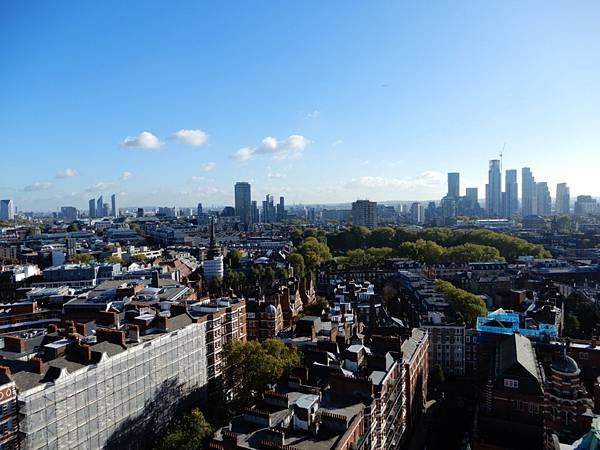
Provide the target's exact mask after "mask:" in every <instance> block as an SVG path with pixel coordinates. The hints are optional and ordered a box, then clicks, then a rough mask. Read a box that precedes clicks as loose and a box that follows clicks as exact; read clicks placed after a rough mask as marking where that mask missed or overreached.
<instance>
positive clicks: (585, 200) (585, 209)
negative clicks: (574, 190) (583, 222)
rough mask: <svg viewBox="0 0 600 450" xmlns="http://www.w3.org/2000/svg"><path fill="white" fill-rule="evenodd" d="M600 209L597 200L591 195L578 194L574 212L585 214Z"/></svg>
mask: <svg viewBox="0 0 600 450" xmlns="http://www.w3.org/2000/svg"><path fill="white" fill-rule="evenodd" d="M599 211H600V208H598V202H597V201H596V199H595V198H592V196H591V195H578V196H577V200H576V201H575V210H574V212H575V214H577V215H578V216H579V215H581V216H585V215H587V214H597V213H598V212H599Z"/></svg>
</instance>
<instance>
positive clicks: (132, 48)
mask: <svg viewBox="0 0 600 450" xmlns="http://www.w3.org/2000/svg"><path fill="white" fill-rule="evenodd" d="M599 21H600V2H597V1H577V2H554V1H528V2H522V1H496V2H492V1H490V2H475V1H467V2H458V1H447V2H446V1H440V2H436V1H434V2H411V3H409V2H403V1H377V2H358V1H356V2H348V1H322V0H319V1H317V0H315V1H308V0H306V1H276V0H273V1H266V0H263V1H259V0H257V1H249V0H245V1H230V2H210V4H209V2H199V1H189V2H187V1H185V2H184V1H169V2H167V1H164V2H158V1H156V2H147V1H143V2H142V1H139V2H136V1H127V2H123V1H103V2H76V1H70V2H69V1H62V2H48V1H38V2H28V1H22V0H5V1H3V2H0V55H1V61H2V62H1V63H0V152H1V155H2V170H1V171H0V173H2V175H1V177H0V197H2V198H6V197H12V198H14V199H15V202H16V204H17V206H19V208H20V209H21V210H28V209H35V210H53V209H56V208H57V207H60V206H63V205H74V206H77V207H81V208H83V207H85V206H86V205H87V199H89V198H91V197H93V196H98V195H100V194H104V195H107V194H110V193H112V192H120V193H122V200H121V203H122V204H123V205H124V206H128V205H131V206H133V205H180V206H185V205H189V206H191V205H195V204H196V203H198V202H202V203H203V204H205V205H224V204H231V203H232V202H233V184H234V182H235V181H241V180H244V181H250V182H251V183H252V186H253V197H255V198H260V197H262V196H263V195H265V194H266V193H273V194H274V195H276V196H278V195H282V194H283V195H285V196H286V198H287V202H288V203H300V202H304V203H317V202H319V203H330V202H342V201H351V200H354V199H356V198H370V199H372V200H379V201H384V200H413V199H414V200H426V199H431V198H438V197H439V196H441V195H443V194H444V192H445V189H446V186H445V173H446V172H448V171H460V172H461V174H462V186H461V187H462V189H463V191H464V187H465V186H467V185H472V186H478V187H479V188H480V190H481V191H480V192H481V193H482V195H483V187H484V185H485V182H486V181H485V180H486V177H487V163H488V160H489V159H491V158H494V157H497V155H498V153H499V152H500V150H501V149H502V147H503V144H504V143H505V142H506V150H505V152H504V167H505V168H517V169H520V168H521V167H522V166H530V167H532V169H533V171H534V175H535V176H536V178H537V179H539V180H543V181H548V182H549V183H550V184H551V186H552V188H551V190H552V191H553V190H554V187H553V185H554V183H557V182H561V181H566V182H568V183H569V185H570V186H571V191H572V194H584V193H585V194H587V193H589V194H593V195H600V183H598V181H597V177H598V173H600V172H599V169H600V27H598V23H599ZM519 181H520V180H519Z"/></svg>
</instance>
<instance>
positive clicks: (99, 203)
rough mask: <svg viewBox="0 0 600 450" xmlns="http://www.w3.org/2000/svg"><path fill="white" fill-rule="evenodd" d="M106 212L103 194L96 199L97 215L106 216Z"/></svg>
mask: <svg viewBox="0 0 600 450" xmlns="http://www.w3.org/2000/svg"><path fill="white" fill-rule="evenodd" d="M105 215H106V214H105V212H104V199H103V198H102V196H100V197H98V200H96V217H104V216H105Z"/></svg>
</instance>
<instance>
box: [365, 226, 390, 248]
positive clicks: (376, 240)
mask: <svg viewBox="0 0 600 450" xmlns="http://www.w3.org/2000/svg"><path fill="white" fill-rule="evenodd" d="M395 237H396V232H395V231H394V229H393V228H390V227H381V228H376V229H374V230H373V231H371V234H370V235H369V246H371V247H392V246H393V245H394V238H395Z"/></svg>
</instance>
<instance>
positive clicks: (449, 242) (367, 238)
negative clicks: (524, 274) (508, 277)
mask: <svg viewBox="0 0 600 450" xmlns="http://www.w3.org/2000/svg"><path fill="white" fill-rule="evenodd" d="M315 239H317V237H315ZM418 240H423V241H429V242H432V243H435V244H437V245H439V246H441V247H446V248H448V247H459V250H456V252H458V253H465V252H467V251H473V250H475V249H474V248H472V247H466V248H464V247H463V248H461V247H460V246H462V245H466V244H475V245H481V246H486V247H493V248H495V249H496V250H497V251H498V253H499V256H500V257H502V258H505V259H506V260H508V261H514V260H515V259H516V258H518V257H519V256H522V255H533V256H535V257H538V258H542V257H549V256H550V254H549V253H548V251H547V250H545V249H544V247H543V246H541V245H537V244H531V243H529V242H527V241H526V240H524V239H521V238H518V237H515V236H510V235H507V234H504V233H497V232H494V231H491V230H484V229H464V230H463V229H460V230H453V229H450V228H423V229H412V228H405V227H398V228H391V227H382V228H376V229H374V230H372V231H370V230H368V229H367V228H364V227H350V228H347V229H344V230H341V231H338V232H335V233H330V234H328V235H327V236H326V242H327V245H328V246H329V248H330V249H331V251H332V252H334V253H338V254H339V253H345V252H347V251H349V250H355V249H360V248H363V249H364V248H369V247H379V248H382V247H389V248H391V249H394V250H396V249H400V247H401V246H402V244H403V243H414V242H416V241H418ZM405 250H406V247H405ZM480 250H482V249H477V252H479V251H480ZM485 251H489V249H488V250H485Z"/></svg>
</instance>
